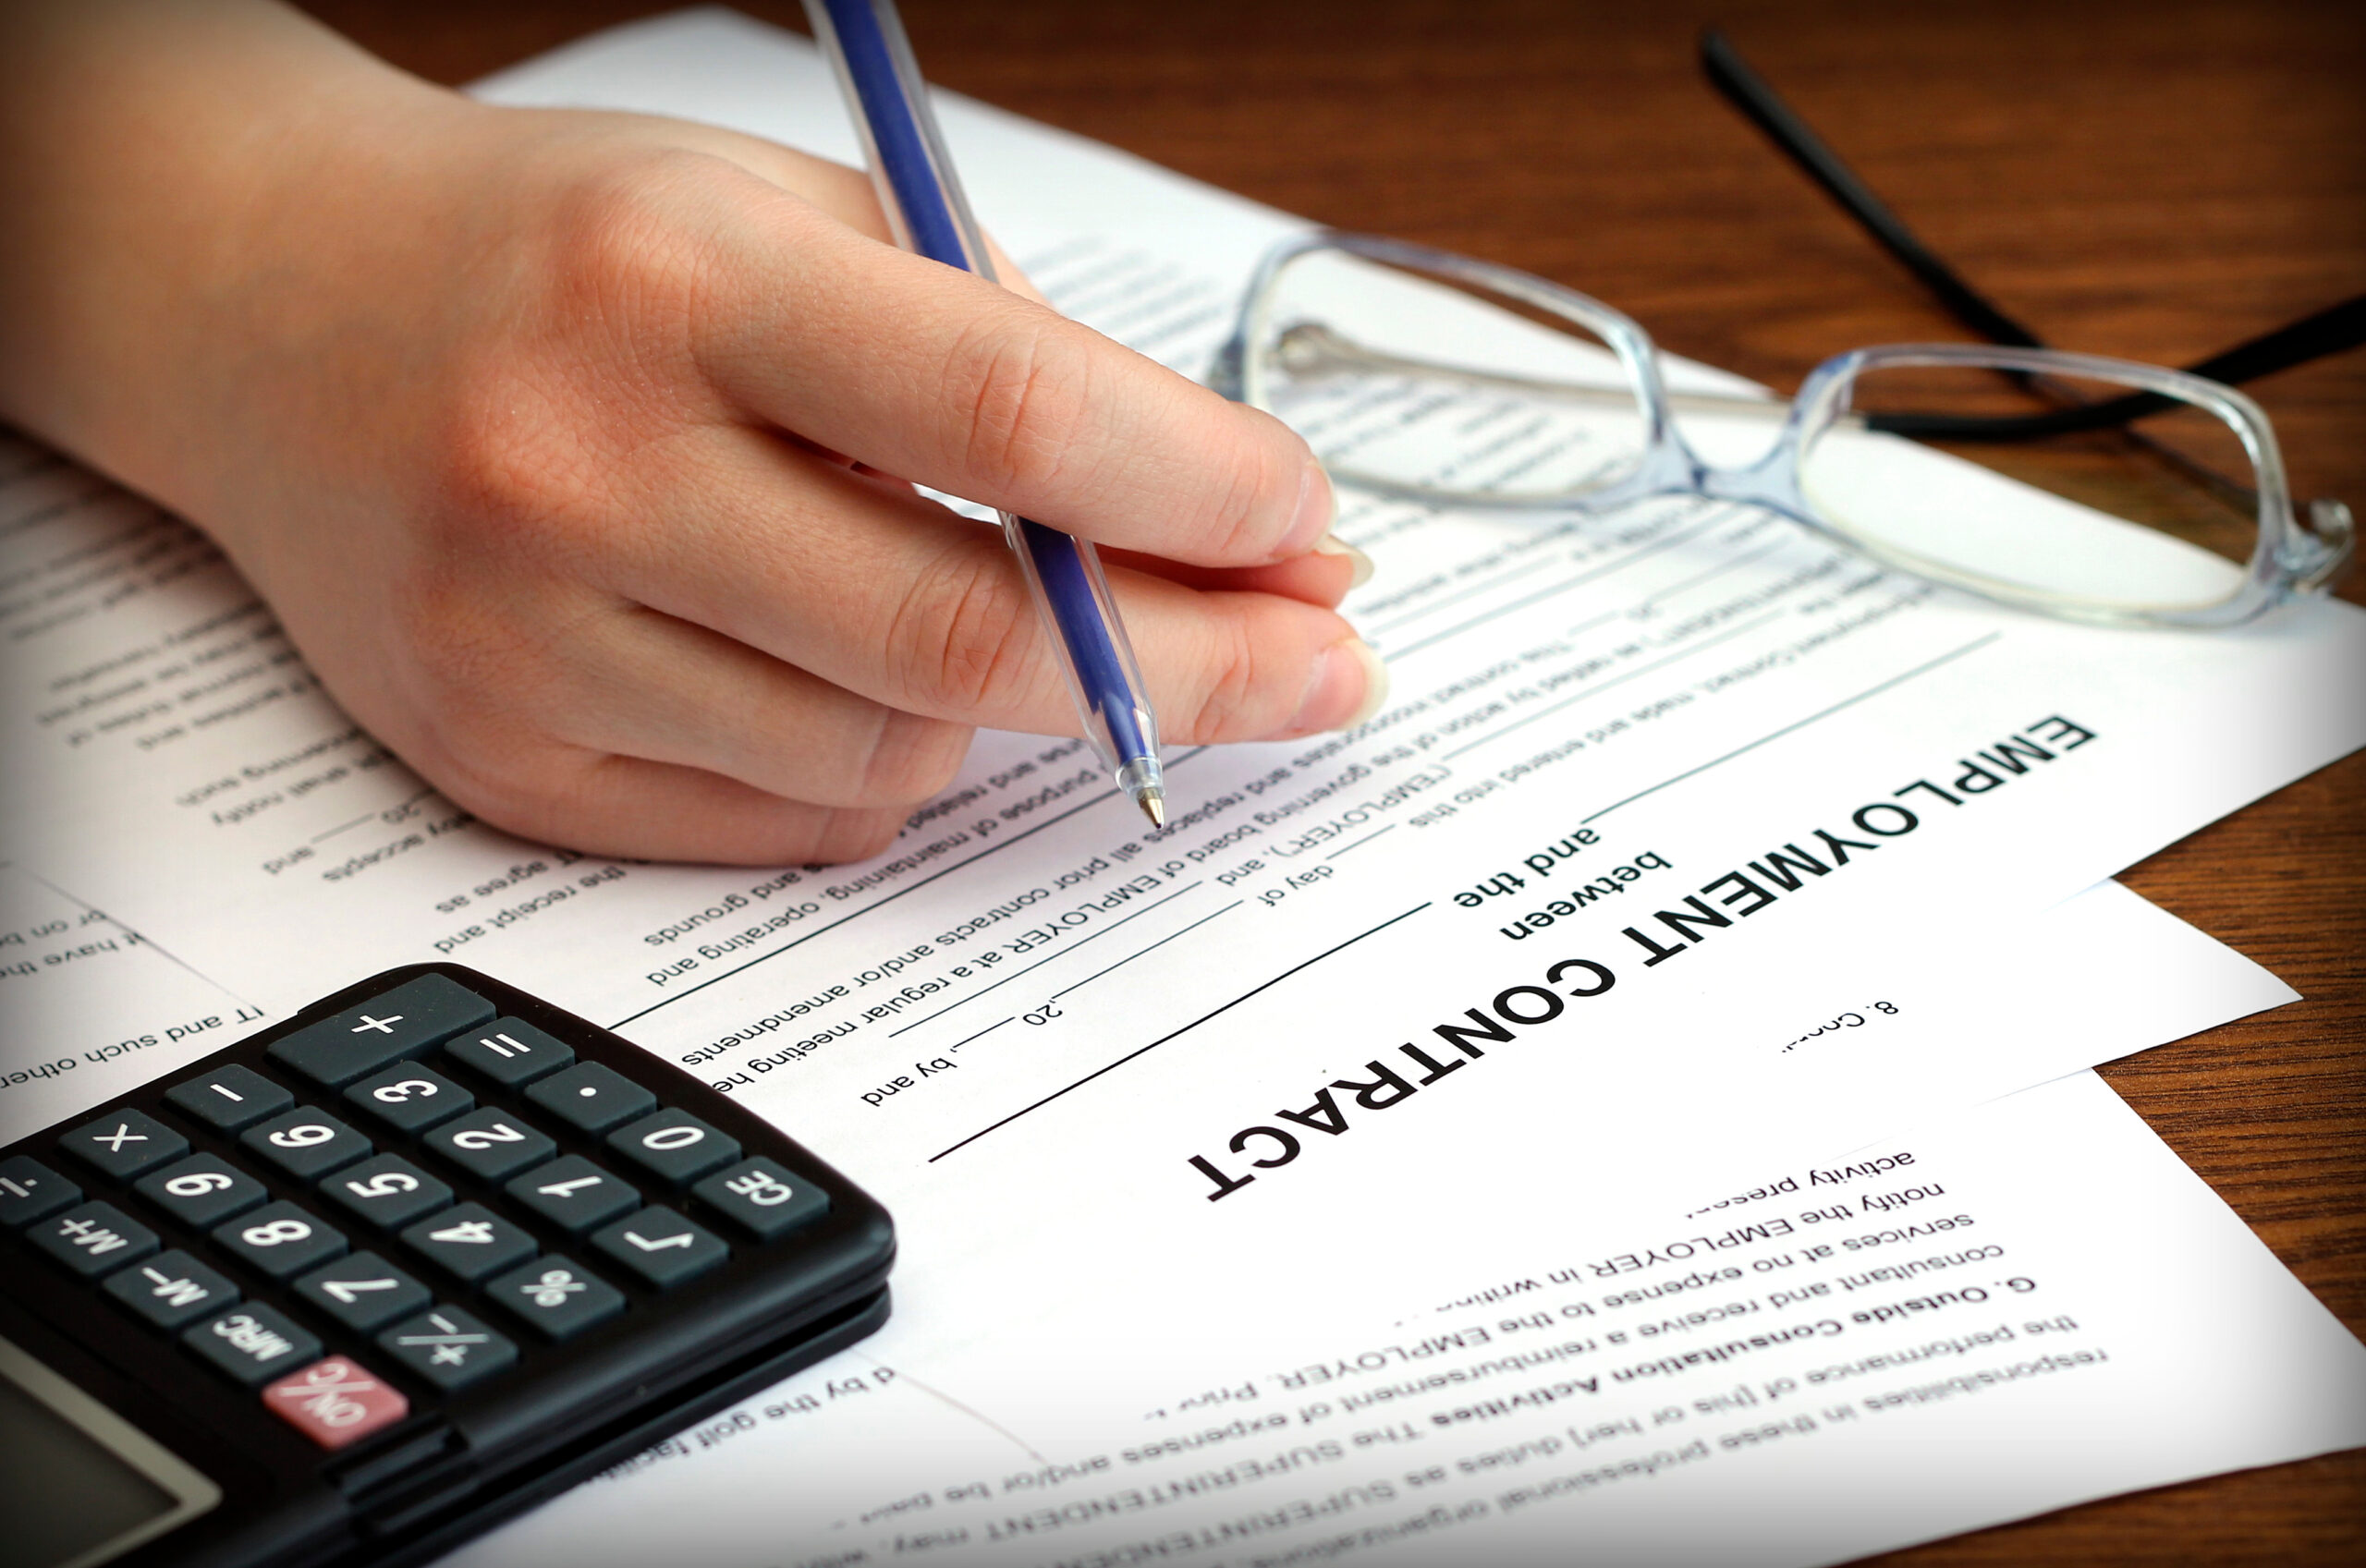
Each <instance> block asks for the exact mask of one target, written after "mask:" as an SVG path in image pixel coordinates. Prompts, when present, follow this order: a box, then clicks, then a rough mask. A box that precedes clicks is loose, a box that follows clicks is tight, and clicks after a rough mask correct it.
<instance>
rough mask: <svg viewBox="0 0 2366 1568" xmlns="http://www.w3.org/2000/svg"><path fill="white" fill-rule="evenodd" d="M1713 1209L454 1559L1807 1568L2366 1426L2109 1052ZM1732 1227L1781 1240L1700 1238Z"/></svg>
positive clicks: (2259, 1254) (1246, 1567)
mask: <svg viewBox="0 0 2366 1568" xmlns="http://www.w3.org/2000/svg"><path fill="white" fill-rule="evenodd" d="M1519 1196H1521V1197H1526V1198H1528V1199H1530V1200H1531V1201H1533V1202H1537V1203H1538V1204H1539V1206H1540V1207H1544V1206H1545V1205H1547V1204H1549V1203H1550V1201H1551V1199H1550V1197H1549V1196H1548V1194H1547V1192H1545V1191H1544V1190H1542V1189H1540V1188H1539V1187H1537V1186H1531V1187H1528V1188H1524V1189H1521V1192H1520V1195H1519ZM1564 1201H1566V1198H1564ZM1703 1201H1706V1202H1708V1203H1709V1205H1710V1206H1709V1207H1708V1208H1705V1209H1695V1210H1693V1211H1691V1212H1689V1213H1685V1212H1681V1211H1667V1212H1665V1213H1663V1214H1662V1215H1661V1216H1660V1217H1659V1218H1657V1219H1656V1220H1654V1219H1653V1218H1650V1217H1649V1216H1650V1214H1651V1210H1650V1209H1648V1208H1647V1207H1645V1206H1641V1205H1638V1206H1637V1208H1636V1209H1635V1210H1634V1211H1633V1212H1634V1216H1635V1217H1634V1218H1631V1219H1629V1220H1628V1221H1627V1222H1626V1224H1627V1229H1626V1230H1625V1232H1624V1233H1623V1234H1622V1237H1621V1239H1620V1240H1619V1242H1618V1243H1617V1244H1616V1245H1615V1246H1612V1247H1609V1248H1606V1249H1602V1250H1595V1251H1572V1250H1564V1249H1559V1248H1556V1247H1555V1246H1554V1245H1553V1239H1552V1236H1551V1234H1550V1231H1551V1223H1550V1221H1549V1220H1546V1221H1545V1222H1543V1223H1540V1224H1538V1225H1537V1226H1536V1227H1535V1230H1536V1234H1535V1235H1534V1236H1533V1238H1532V1240H1531V1243H1530V1245H1529V1246H1528V1247H1527V1249H1526V1250H1525V1252H1524V1253H1523V1254H1522V1255H1520V1257H1519V1258H1518V1260H1517V1261H1515V1260H1514V1259H1513V1258H1510V1257H1508V1256H1507V1257H1506V1264H1507V1267H1506V1268H1504V1269H1503V1270H1499V1271H1497V1272H1495V1273H1492V1274H1488V1275H1484V1276H1472V1277H1468V1278H1462V1279H1456V1280H1452V1281H1445V1280H1441V1281H1440V1282H1439V1286H1438V1289H1437V1290H1436V1291H1435V1292H1434V1293H1433V1295H1430V1296H1429V1297H1427V1298H1425V1299H1424V1300H1423V1301H1421V1304H1420V1305H1421V1307H1425V1308H1429V1310H1424V1311H1421V1312H1418V1313H1413V1314H1409V1315H1408V1316H1406V1317H1405V1318H1404V1319H1401V1320H1399V1321H1396V1322H1395V1323H1393V1324H1391V1323H1371V1324H1366V1325H1360V1326H1359V1325H1355V1324H1353V1323H1352V1321H1349V1320H1344V1319H1345V1314H1344V1313H1343V1322H1342V1323H1341V1325H1340V1327H1338V1328H1337V1329H1335V1330H1334V1331H1331V1332H1328V1333H1317V1334H1313V1335H1310V1336H1308V1337H1305V1338H1303V1339H1301V1340H1299V1342H1298V1343H1295V1344H1294V1345H1291V1346H1289V1347H1287V1349H1284V1350H1281V1351H1277V1352H1275V1353H1273V1354H1264V1355H1243V1356H1242V1357H1240V1358H1239V1359H1238V1360H1236V1361H1234V1362H1233V1363H1232V1365H1231V1367H1230V1370H1229V1373H1228V1374H1227V1375H1226V1376H1223V1377H1220V1378H1216V1379H1212V1380H1206V1381H1204V1382H1201V1383H1194V1384H1189V1385H1178V1386H1177V1387H1176V1388H1174V1389H1173V1390H1171V1391H1170V1393H1171V1398H1170V1399H1169V1400H1168V1401H1167V1402H1166V1403H1165V1408H1163V1409H1159V1410H1156V1411H1154V1412H1152V1413H1149V1414H1145V1413H1144V1412H1143V1409H1142V1407H1140V1406H1135V1407H1132V1408H1131V1409H1127V1410H1124V1412H1123V1414H1124V1416H1126V1417H1128V1418H1126V1419H1122V1420H1118V1421H1116V1422H1114V1423H1113V1422H1112V1417H1113V1416H1117V1415H1118V1412H1117V1411H1116V1410H1110V1409H1101V1410H1098V1411H1095V1410H1094V1409H1093V1408H1092V1406H1093V1405H1094V1404H1095V1403H1096V1402H1095V1401H1094V1399H1093V1397H1092V1394H1091V1393H1090V1392H1089V1391H1087V1390H1085V1389H1083V1388H1081V1387H1079V1386H1077V1385H1076V1384H1075V1383H1073V1382H1069V1381H1065V1380H1063V1378H1062V1373H1061V1368H1060V1367H1059V1366H1058V1365H1057V1364H1056V1363H1048V1364H1045V1365H1043V1366H1042V1367H1040V1368H1039V1369H1038V1380H1039V1383H1040V1384H1041V1385H1042V1386H1043V1388H1045V1389H1047V1390H1054V1391H1058V1392H1059V1393H1060V1394H1061V1396H1062V1397H1060V1398H1057V1399H1054V1398H1044V1399H1042V1400H1040V1401H1038V1402H1037V1404H1035V1405H1034V1406H1033V1407H1031V1408H1024V1409H1006V1408H1004V1407H1001V1406H998V1405H985V1406H976V1407H968V1408H965V1407H964V1406H962V1405H958V1404H953V1403H949V1402H948V1401H947V1400H946V1399H945V1397H943V1395H942V1392H941V1391H938V1389H937V1385H936V1384H935V1383H934V1381H933V1380H932V1379H931V1378H930V1377H929V1375H928V1373H927V1371H926V1369H925V1368H924V1367H922V1366H920V1365H908V1364H907V1363H906V1362H905V1361H904V1360H903V1359H901V1358H900V1357H899V1356H898V1355H897V1354H896V1351H895V1350H894V1349H893V1348H891V1347H890V1346H886V1345H881V1346H878V1347H877V1348H876V1349H875V1350H874V1351H872V1353H871V1354H856V1355H846V1356H841V1357H839V1358H837V1359H836V1360H835V1361H834V1362H832V1363H830V1364H829V1365H827V1366H825V1367H821V1368H817V1369H815V1370H814V1371H812V1372H811V1373H808V1374H806V1375H804V1376H802V1377H800V1378H799V1379H797V1380H792V1381H790V1382H788V1383H786V1384H784V1385H782V1386H780V1387H778V1388H776V1389H774V1390H772V1391H770V1392H768V1393H767V1394H765V1395H764V1396H763V1397H762V1399H760V1400H756V1401H752V1402H750V1404H747V1405H745V1406H742V1407H741V1408H740V1409H738V1410H737V1411H734V1412H732V1413H730V1414H728V1415H725V1416H717V1417H715V1418H713V1419H711V1420H709V1421H706V1422H702V1423H701V1424H700V1425H699V1426H698V1427H696V1428H693V1429H691V1430H689V1431H687V1432H684V1433H682V1434H681V1435H680V1436H679V1437H677V1438H675V1439H673V1440H670V1441H668V1442H666V1443H665V1444H662V1445H660V1446H659V1447H658V1448H656V1449H654V1450H652V1451H651V1452H650V1453H646V1454H644V1455H642V1456H641V1457H640V1459H638V1460H636V1461H634V1462H633V1463H631V1464H629V1465H624V1466H620V1467H619V1468H618V1469H617V1470H616V1471H615V1472H613V1473H612V1474H611V1475H610V1476H609V1477H605V1478H604V1479H603V1480H601V1481H598V1482H594V1483H592V1484H591V1485H588V1486H586V1487H583V1488H581V1489H579V1490H577V1491H576V1492H574V1493H572V1494H570V1495H569V1496H568V1497H567V1498H565V1499H563V1500H561V1501H558V1502H556V1503H554V1504H552V1505H550V1506H548V1507H546V1508H544V1509H543V1510H541V1511H540V1512H538V1513H534V1514H533V1515H531V1516H530V1517H528V1518H527V1519H525V1520H523V1521H521V1522H520V1523H518V1524H517V1525H512V1526H510V1527H509V1528H507V1529H506V1530H504V1531H503V1532H501V1533H499V1534H497V1535H494V1536H493V1537H490V1538H487V1539H486V1540H484V1541H482V1542H481V1543H479V1544H478V1545H476V1546H474V1547H472V1548H470V1549H469V1550H465V1551H463V1552H461V1553H460V1554H459V1555H458V1556H457V1558H455V1559H454V1560H453V1561H454V1562H456V1563H457V1564H465V1565H467V1568H508V1565H510V1564H525V1563H555V1562H575V1563H581V1564H585V1565H587V1568H588V1565H591V1564H608V1563H623V1562H651V1561H657V1560H659V1558H660V1556H661V1554H664V1553H665V1552H667V1551H668V1550H677V1549H678V1546H679V1543H680V1542H681V1541H682V1539H683V1537H682V1534H681V1531H682V1521H684V1520H686V1519H696V1520H697V1521H698V1522H699V1523H698V1530H697V1536H696V1539H697V1550H698V1553H699V1555H700V1557H701V1561H703V1562H711V1563H714V1564H717V1565H718V1568H727V1565H729V1564H734V1563H748V1564H756V1563H777V1564H781V1565H783V1568H823V1565H824V1564H829V1565H834V1568H835V1565H837V1564H846V1563H854V1562H886V1561H890V1560H894V1561H903V1560H906V1559H909V1558H915V1557H920V1556H921V1555H922V1554H926V1560H927V1561H933V1562H949V1563H964V1564H967V1563H981V1564H984V1563H1036V1564H1064V1565H1065V1564H1093V1565H1115V1564H1121V1563H1140V1562H1183V1563H1193V1562H1205V1563H1226V1564H1234V1565H1238V1568H1267V1565H1270V1568H1280V1565H1282V1564H1291V1563H1307V1562H1330V1561H1335V1560H1352V1561H1355V1562H1373V1563H1386V1562H1403V1563H1435V1562H1445V1561H1456V1562H1484V1563H1487V1564H1490V1565H1491V1568H1492V1565H1495V1564H1514V1563H1531V1562H1533V1563H1546V1562H1571V1561H1578V1560H1582V1561H1585V1562H1603V1563H1619V1564H1627V1563H1632V1564H1643V1563H1649V1564H1653V1565H1655V1568H1656V1565H1682V1564H1732V1563H1750V1564H1752V1565H1753V1568H1784V1565H1787V1564H1812V1563H1825V1562H1843V1561H1847V1560H1848V1559H1852V1558H1856V1557H1859V1556H1861V1555H1864V1554H1867V1553H1871V1552H1876V1551H1882V1550H1889V1549H1892V1548H1896V1547H1901V1546H1906V1545H1909V1544H1912V1543H1913V1542H1916V1541H1921V1540H1927V1539H1930V1538H1934V1537H1937V1536H1941V1535H1945V1534H1950V1533H1954V1532H1957V1531H1961V1530H1970V1529H1978V1528H1981V1527H1982V1526H1984V1525H1994V1524H1998V1523H2001V1522H2004V1521H2006V1520H2010V1519H2016V1518H2020V1517H2024V1516H2026V1515H2029V1514H2033V1513H2043V1512H2046V1511H2048V1510H2051V1509H2055V1508H2060V1507H2064V1506H2067V1505H2068V1504H2071V1503H2075V1502H2079V1501H2085V1500H2087V1499H2090V1498H2095V1497H2102V1496H2105V1495H2108V1494H2111V1493H2114V1492H2118V1491H2125V1490H2129V1489H2136V1488H2141V1487H2152V1486H2160V1485H2165V1484H2166V1483H2169V1482H2172V1481H2177V1480H2182V1479H2186V1478H2188V1477H2195V1476H2202V1475H2208V1474H2212V1473H2214V1472H2217V1471H2222V1470H2229V1469H2237V1468H2241V1467H2244V1466H2249V1465H2267V1464H2274V1463H2277V1462H2280V1461H2283V1460H2287V1459H2296V1458H2300V1457H2304V1456H2306V1455H2309V1454H2311V1453H2322V1452H2325V1451H2327V1450H2332V1449H2338V1448H2344V1447H2348V1446H2351V1445H2354V1444H2357V1443H2360V1442H2361V1441H2366V1348H2361V1347H2360V1344H2359V1343H2358V1342H2357V1341H2356V1340H2354V1339H2352V1338H2351V1337H2350V1336H2349V1334H2348V1332H2347V1331H2345V1330H2344V1329H2343V1328H2342V1327H2341V1325H2340V1324H2339V1323H2338V1322H2337V1321H2336V1320H2335V1319H2334V1318H2333V1317H2332V1315H2331V1314H2329V1313H2328V1312H2326V1311H2325V1310H2324V1308H2323V1307H2321V1306H2319V1305H2318V1304H2317V1302H2316V1301H2315V1300H2314V1299H2313V1298H2312V1297H2311V1295H2309V1293H2308V1292H2307V1291H2306V1290H2304V1289H2303V1288H2302V1287H2301V1286H2300V1285H2299V1282H2296V1281H2295V1280H2293V1279H2292V1277H2291V1276H2290V1275H2289V1274H2287V1272H2285V1270H2283V1269H2282V1268H2281V1267H2280V1266H2279V1265H2278V1264H2277V1263H2276V1261H2275V1258H2274V1257H2273V1256H2272V1255H2271V1254H2270V1253H2269V1252H2268V1250H2267V1249H2266V1248H2265V1247H2264V1246H2261V1245H2260V1243H2259V1242H2258V1240H2257V1239H2256V1238H2255V1237H2253V1236H2252V1235H2251V1234H2250V1232H2249V1230H2247V1229H2246V1228H2245V1227H2244V1225H2243V1224H2242V1222H2241V1221H2240V1220H2238V1218H2237V1217H2236V1216H2235V1215H2234V1214H2233V1213H2232V1212H2231V1211H2230V1210H2228V1209H2226V1206H2225V1205H2224V1204H2222V1203H2220V1202H2219V1201H2218V1199H2217V1198H2216V1197H2215V1196H2214V1195H2213V1194H2212V1193H2211V1191H2210V1190H2209V1188H2208V1187H2207V1186H2206V1185H2204V1184H2203V1183H2202V1182H2201V1180H2200V1179H2199V1178H2198V1177H2196V1176H2195V1175H2193V1173H2191V1172H2189V1171H2188V1170H2187V1169H2186V1168H2185V1167H2184V1166H2183V1165H2182V1164H2181V1163H2179V1161H2177V1157H2176V1156H2175V1155H2174V1154H2173V1153H2171V1152H2170V1150H2169V1149H2167V1148H2166V1147H2165V1146H2164V1145H2163V1144H2162V1143H2161V1142H2160V1141H2159V1139H2157V1138H2156V1137H2154V1136H2153V1134H2152V1132H2151V1131H2150V1130H2149V1129H2148V1128H2147V1127H2146V1126H2145V1125H2144V1124H2143V1122H2142V1121H2141V1120H2140V1118H2139V1117H2137V1116H2136V1115H2135V1114H2134V1113H2133V1112H2129V1111H2128V1109H2127V1108H2126V1107H2125V1106H2124V1105H2122V1104H2121V1103H2120V1102H2119V1100H2118V1099H2117V1098H2116V1096H2115V1095H2113V1094H2112V1093H2111V1091H2110V1089H2109V1088H2106V1087H2105V1086H2104V1084H2103V1083H2102V1081H2101V1080H2100V1079H2098V1078H2096V1077H2095V1076H2093V1075H2092V1074H2080V1075H2079V1076H2075V1077H2072V1078H2068V1079H2065V1080H2062V1081H2060V1082H2057V1083H2054V1084H2050V1085H2047V1086H2045V1087H2043V1088H2036V1089H2031V1090H2029V1091H2027V1092H2025V1093H2023V1094H2019V1095H2017V1096H2014V1097H2013V1098H2011V1099H2009V1100H2001V1101H1997V1102H1995V1103H1994V1104H1991V1105H1988V1106H1985V1107H1983V1108H1982V1109H1981V1110H1980V1111H1978V1112H1973V1113H1971V1114H1970V1115H1967V1116H1965V1117H1963V1118H1962V1119H1961V1120H1960V1121H1958V1122H1957V1123H1956V1124H1952V1125H1948V1126H1944V1127H1935V1128H1931V1129H1926V1130H1923V1131H1921V1132H1919V1133H1918V1134H1916V1135H1915V1136H1912V1137H1909V1138H1906V1139H1902V1140H1899V1141H1897V1142H1896V1143H1893V1144H1888V1145H1884V1146H1882V1147H1881V1148H1879V1149H1875V1150H1867V1151H1859V1152H1858V1153H1856V1154H1853V1155H1848V1156H1835V1157H1834V1158H1831V1159H1828V1160H1822V1161H1788V1162H1786V1163H1783V1164H1780V1165H1775V1166H1770V1167H1769V1168H1768V1169H1767V1170H1765V1171H1764V1172H1762V1173H1761V1175H1760V1179H1759V1180H1758V1181H1757V1182H1755V1183H1753V1184H1752V1185H1750V1187H1748V1188H1744V1189H1739V1190H1735V1191H1730V1192H1725V1193H1722V1194H1720V1195H1719V1196H1718V1197H1714V1198H1706V1197H1704V1198H1703ZM1726 1226H1736V1227H1745V1228H1756V1229H1757V1230H1759V1231H1760V1232H1761V1233H1762V1234H1760V1235H1758V1236H1756V1237H1754V1238H1753V1239H1751V1240H1750V1241H1749V1242H1748V1243H1746V1244H1745V1245H1743V1246H1737V1247H1734V1248H1731V1249H1727V1250H1723V1251H1718V1252H1714V1253H1713V1254H1708V1255H1703V1254H1701V1253H1700V1252H1698V1251H1697V1250H1695V1249H1694V1244H1693V1243H1690V1242H1689V1241H1687V1240H1684V1239H1682V1238H1687V1237H1694V1236H1698V1235H1699V1234H1701V1232H1702V1230H1703V1229H1704V1228H1706V1227H1726ZM1244 1272H1245V1273H1246V1274H1248V1275H1249V1276H1250V1279H1253V1280H1262V1282H1265V1284H1266V1285H1267V1286H1268V1287H1269V1288H1271V1289H1275V1290H1298V1289H1306V1288H1310V1287H1311V1288H1319V1283H1318V1282H1311V1281H1308V1280H1305V1279H1302V1278H1298V1277H1295V1276H1289V1275H1287V1274H1284V1273H1282V1272H1281V1271H1280V1270H1276V1269H1274V1268H1272V1267H1266V1268H1257V1269H1251V1270H1245V1271H1244ZM1247 1283H1249V1281H1248V1280H1244V1281H1239V1282H1230V1283H1229V1284H1228V1285H1227V1286H1226V1287H1222V1288H1220V1291H1219V1293H1218V1295H1217V1298H1216V1299H1213V1300H1211V1301H1209V1302H1207V1303H1205V1304H1203V1305H1202V1306H1201V1308H1200V1309H1199V1310H1198V1311H1197V1312H1196V1314H1195V1321H1196V1322H1197V1323H1198V1324H1199V1325H1200V1326H1201V1331H1204V1332H1206V1333H1208V1334H1210V1335H1212V1336H1218V1337H1221V1336H1222V1334H1223V1333H1224V1331H1225V1321H1226V1318H1227V1317H1228V1316H1229V1315H1230V1314H1231V1313H1232V1312H1237V1311H1238V1310H1241V1309H1242V1307H1243V1306H1244V1305H1245V1304H1244V1303H1242V1301H1241V1287H1242V1286H1243V1285H1245V1284H1247ZM1175 1288H1176V1290H1177V1294H1185V1293H1188V1292H1189V1290H1190V1289H1191V1288H1192V1287H1191V1286H1190V1284H1189V1282H1185V1281H1183V1280H1178V1281H1177V1282H1176V1287H1175ZM1449 1293H1451V1294H1449ZM1147 1338H1148V1336H1146V1339H1147ZM1145 1349H1146V1351H1148V1352H1150V1353H1152V1354H1155V1350H1154V1344H1153V1343H1146V1344H1145ZM1096 1414H1097V1415H1098V1416H1099V1417H1100V1421H1099V1423H1098V1428H1097V1429H1096V1423H1095V1422H1094V1421H1093V1420H1092V1416H1095V1415H1096Z"/></svg>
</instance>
